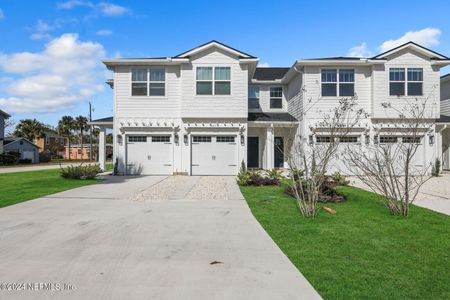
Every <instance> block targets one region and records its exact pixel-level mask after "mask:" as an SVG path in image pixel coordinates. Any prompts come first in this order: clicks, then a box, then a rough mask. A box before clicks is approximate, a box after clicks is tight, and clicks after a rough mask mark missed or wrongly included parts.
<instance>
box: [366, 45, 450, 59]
mask: <svg viewBox="0 0 450 300" xmlns="http://www.w3.org/2000/svg"><path fill="white" fill-rule="evenodd" d="M405 48H413V49H415V50H416V51H418V52H420V53H422V54H424V55H425V56H428V57H429V58H431V59H437V60H448V59H449V58H448V57H447V56H445V55H442V54H440V53H437V52H435V51H433V50H430V49H428V48H425V47H424V46H421V45H419V44H416V43H414V42H411V41H409V42H407V43H404V44H402V45H400V46H398V47H395V48H393V49H391V50H388V51H386V52H383V53H380V54H378V55H376V56H374V57H372V59H383V58H385V57H386V56H389V55H391V54H393V53H395V52H398V51H401V50H403V49H405Z"/></svg>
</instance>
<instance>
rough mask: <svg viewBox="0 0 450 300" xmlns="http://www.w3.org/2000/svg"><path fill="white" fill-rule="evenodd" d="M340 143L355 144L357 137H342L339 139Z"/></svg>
mask: <svg viewBox="0 0 450 300" xmlns="http://www.w3.org/2000/svg"><path fill="white" fill-rule="evenodd" d="M339 142H340V143H357V142H358V137H357V136H342V137H340V138H339Z"/></svg>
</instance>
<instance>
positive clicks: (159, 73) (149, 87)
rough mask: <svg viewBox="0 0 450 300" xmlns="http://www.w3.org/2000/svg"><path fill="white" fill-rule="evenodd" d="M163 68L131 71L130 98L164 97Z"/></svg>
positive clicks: (164, 72) (164, 71)
mask: <svg viewBox="0 0 450 300" xmlns="http://www.w3.org/2000/svg"><path fill="white" fill-rule="evenodd" d="M165 77H166V70H165V68H164V67H150V68H136V69H133V70H132V71H131V95H132V96H165V94H166V82H165V81H166V78H165Z"/></svg>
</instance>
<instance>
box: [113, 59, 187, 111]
mask: <svg viewBox="0 0 450 300" xmlns="http://www.w3.org/2000/svg"><path fill="white" fill-rule="evenodd" d="M132 69H133V67H129V66H119V67H116V70H115V72H114V92H115V101H116V103H115V114H114V115H115V117H116V118H149V117H151V118H179V117H180V107H181V94H180V91H181V89H180V86H181V84H180V66H166V95H165V96H158V97H155V96H131V70H132Z"/></svg>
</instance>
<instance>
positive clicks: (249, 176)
mask: <svg viewBox="0 0 450 300" xmlns="http://www.w3.org/2000/svg"><path fill="white" fill-rule="evenodd" d="M282 178H283V176H282V175H281V171H277V170H270V171H266V172H265V174H263V173H262V172H261V171H260V170H255V169H251V170H247V169H246V168H245V164H244V163H243V164H241V169H240V171H239V174H238V176H237V182H238V184H239V185H241V186H248V185H253V186H268V185H279V184H280V182H281V179H282Z"/></svg>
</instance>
